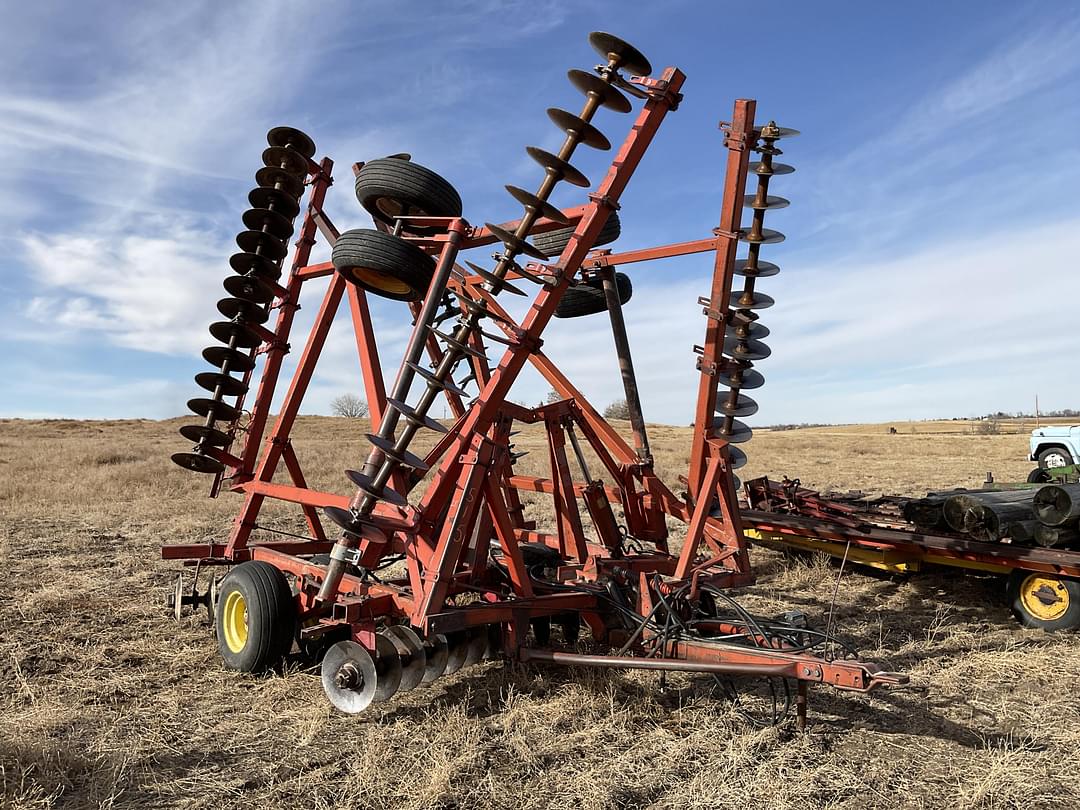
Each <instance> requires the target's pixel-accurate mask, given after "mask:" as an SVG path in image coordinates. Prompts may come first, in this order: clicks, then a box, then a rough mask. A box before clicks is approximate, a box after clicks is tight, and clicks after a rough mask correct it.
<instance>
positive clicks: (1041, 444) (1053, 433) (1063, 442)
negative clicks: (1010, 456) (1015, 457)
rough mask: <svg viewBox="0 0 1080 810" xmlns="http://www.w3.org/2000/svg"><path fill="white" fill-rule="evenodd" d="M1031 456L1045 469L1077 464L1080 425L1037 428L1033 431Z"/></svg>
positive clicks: (1079, 457)
mask: <svg viewBox="0 0 1080 810" xmlns="http://www.w3.org/2000/svg"><path fill="white" fill-rule="evenodd" d="M1029 458H1030V459H1031V460H1032V461H1037V462H1039V467H1041V468H1042V469H1044V470H1052V469H1054V468H1055V467H1069V466H1071V465H1073V464H1076V463H1077V461H1078V460H1080V425H1048V426H1046V427H1039V428H1035V429H1034V430H1033V431H1031V453H1030V455H1029Z"/></svg>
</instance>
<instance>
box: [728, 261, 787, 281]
mask: <svg viewBox="0 0 1080 810" xmlns="http://www.w3.org/2000/svg"><path fill="white" fill-rule="evenodd" d="M779 272H780V266H779V265H777V264H773V263H772V262H763V261H761V260H760V259H759V260H758V261H757V263H756V264H755V265H754V266H750V260H749V259H736V260H735V275H737V276H753V277H754V278H768V277H769V276H775V275H776V274H777V273H779Z"/></svg>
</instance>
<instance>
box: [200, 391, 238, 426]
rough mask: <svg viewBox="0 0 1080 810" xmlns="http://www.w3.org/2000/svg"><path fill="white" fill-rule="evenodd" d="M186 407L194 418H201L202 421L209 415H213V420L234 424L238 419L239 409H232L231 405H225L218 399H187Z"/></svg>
mask: <svg viewBox="0 0 1080 810" xmlns="http://www.w3.org/2000/svg"><path fill="white" fill-rule="evenodd" d="M187 406H188V410H189V411H191V412H192V413H193V414H195V415H196V416H201V417H202V418H203V419H205V418H206V417H208V416H209V415H210V414H211V413H213V414H214V419H215V420H220V421H222V422H235V421H236V420H237V419H239V418H240V409H239V408H234V407H233V406H232V405H226V404H225V403H224V402H222V401H221V400H218V399H208V398H206V397H196V398H195V399H189V400H188V403H187Z"/></svg>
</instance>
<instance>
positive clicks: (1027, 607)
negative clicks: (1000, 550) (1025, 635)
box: [1006, 568, 1080, 631]
mask: <svg viewBox="0 0 1080 810" xmlns="http://www.w3.org/2000/svg"><path fill="white" fill-rule="evenodd" d="M1006 593H1007V594H1008V598H1009V607H1010V608H1012V612H1013V615H1014V616H1016V618H1017V620H1019V622H1020V624H1022V625H1024V627H1032V628H1035V629H1038V630H1050V631H1052V630H1072V629H1074V628H1077V627H1080V580H1075V579H1069V578H1068V577H1060V576H1055V575H1054V574H1043V573H1039V572H1036V571H1024V570H1022V569H1019V568H1017V569H1014V570H1013V572H1012V573H1011V574H1010V575H1009V585H1008V589H1007V591H1006Z"/></svg>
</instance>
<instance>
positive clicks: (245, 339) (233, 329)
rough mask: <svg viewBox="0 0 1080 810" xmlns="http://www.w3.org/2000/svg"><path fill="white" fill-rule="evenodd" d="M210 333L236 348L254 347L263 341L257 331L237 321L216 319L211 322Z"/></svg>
mask: <svg viewBox="0 0 1080 810" xmlns="http://www.w3.org/2000/svg"><path fill="white" fill-rule="evenodd" d="M210 334H211V335H213V336H214V338H215V339H217V340H220V341H221V342H222V343H224V344H226V345H229V344H231V345H232V347H233V348H235V349H254V348H255V347H256V346H258V345H259V344H260V343H262V338H261V337H259V335H258V334H257V333H255V332H254V331H252V330H251V329H248V328H247V327H246V326H244V324H242V323H238V322H237V321H216V322H214V323H212V324H210Z"/></svg>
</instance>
